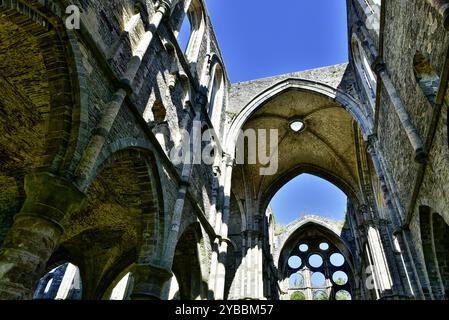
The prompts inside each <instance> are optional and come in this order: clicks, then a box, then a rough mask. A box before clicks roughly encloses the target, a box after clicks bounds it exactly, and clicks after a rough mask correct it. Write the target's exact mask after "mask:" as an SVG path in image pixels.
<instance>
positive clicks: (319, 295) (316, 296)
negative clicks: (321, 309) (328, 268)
mask: <svg viewBox="0 0 449 320" xmlns="http://www.w3.org/2000/svg"><path fill="white" fill-rule="evenodd" d="M313 300H329V296H328V295H327V293H326V292H324V291H323V290H318V291H315V292H314V293H313Z"/></svg>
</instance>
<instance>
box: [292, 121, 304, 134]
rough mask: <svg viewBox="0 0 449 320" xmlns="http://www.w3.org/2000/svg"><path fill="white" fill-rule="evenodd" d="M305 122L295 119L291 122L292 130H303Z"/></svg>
mask: <svg viewBox="0 0 449 320" xmlns="http://www.w3.org/2000/svg"><path fill="white" fill-rule="evenodd" d="M304 126H305V125H304V122H302V121H301V120H295V121H292V122H290V130H292V131H293V132H301V131H302V130H303V129H304Z"/></svg>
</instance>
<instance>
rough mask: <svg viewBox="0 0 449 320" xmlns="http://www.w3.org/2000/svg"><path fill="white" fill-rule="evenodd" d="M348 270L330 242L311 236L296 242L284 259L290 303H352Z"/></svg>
mask: <svg viewBox="0 0 449 320" xmlns="http://www.w3.org/2000/svg"><path fill="white" fill-rule="evenodd" d="M349 275H350V268H349V264H348V262H347V261H346V258H345V257H344V256H343V255H342V254H341V252H340V250H339V249H338V248H337V247H336V246H335V245H334V244H332V243H329V242H328V241H326V240H325V239H323V238H320V237H313V238H310V239H308V240H307V243H305V242H304V241H301V242H299V243H297V245H296V246H295V247H294V249H293V250H292V251H291V253H290V257H289V258H288V260H287V275H286V276H287V278H286V279H288V292H287V296H288V298H289V299H290V300H351V299H352V296H351V286H350V282H351V281H350V276H349Z"/></svg>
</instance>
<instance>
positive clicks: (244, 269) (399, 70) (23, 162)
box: [0, 0, 449, 300]
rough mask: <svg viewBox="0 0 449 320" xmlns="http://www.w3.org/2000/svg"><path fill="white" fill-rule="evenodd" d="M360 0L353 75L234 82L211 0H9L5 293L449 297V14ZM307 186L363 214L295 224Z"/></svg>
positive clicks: (3, 163)
mask: <svg viewBox="0 0 449 320" xmlns="http://www.w3.org/2000/svg"><path fill="white" fill-rule="evenodd" d="M346 3H347V6H348V8H347V9H348V10H347V12H348V17H347V18H348V21H347V24H348V39H350V41H349V43H348V46H349V47H350V50H349V52H350V53H349V63H347V64H341V65H335V66H330V67H326V68H321V69H314V70H307V71H302V72H296V73H291V74H287V75H280V76H275V77H271V78H266V79H258V80H253V81H249V82H243V83H237V84H232V83H230V81H229V78H228V75H227V73H226V66H225V65H224V63H223V60H222V56H221V53H220V49H219V44H218V43H217V40H216V36H215V34H214V31H213V27H212V25H211V24H210V19H209V17H207V10H206V4H205V1H204V0H161V1H156V0H113V1H93V0H83V1H81V0H70V1H66V0H48V1H37V0H31V1H1V0H0V87H1V89H2V90H0V114H1V117H0V130H1V132H2V135H1V136H0V299H33V298H34V299H113V300H122V299H138V300H145V299H162V300H166V299H186V300H189V299H192V300H194V299H198V300H199V299H217V300H221V299H272V300H276V299H282V300H328V299H332V300H334V299H336V300H363V299H367V300H374V299H420V300H421V299H447V298H448V297H449V261H448V254H449V200H448V199H449V191H448V188H447V185H448V184H449V138H448V102H449V91H448V78H449V37H448V35H449V34H448V32H449V31H448V30H449V19H448V17H449V6H448V3H447V1H442V0H415V1H409V2H404V1H380V0H347V1H346ZM69 4H74V5H76V6H77V7H78V8H79V9H80V12H81V15H80V28H79V29H76V28H75V29H71V28H67V26H66V24H65V19H66V13H65V9H66V7H67V6H68V5H69ZM186 26H187V27H186ZM186 34H187V36H186ZM181 35H182V37H183V39H181ZM185 37H186V38H185ZM184 38H185V39H184ZM201 134H202V135H203V136H202V137H201V136H200V137H199V139H198V136H199V135H201ZM192 137H193V138H192ZM197 147H200V148H202V149H201V151H202V159H198V157H197V154H196V153H195V152H184V151H186V148H187V149H188V148H191V149H190V150H194V149H193V148H197ZM205 155H207V157H205ZM301 174H312V175H315V176H317V177H320V178H322V179H325V180H327V181H328V182H329V183H332V184H334V185H335V186H336V187H338V188H339V189H340V190H341V191H342V192H344V194H345V195H346V197H347V208H346V216H345V220H344V221H343V222H338V223H337V222H335V221H332V220H329V219H326V218H324V217H320V216H311V215H308V216H304V217H302V218H300V219H298V220H296V221H293V222H292V223H290V224H288V225H286V226H283V227H282V228H281V227H280V226H279V225H277V224H276V219H275V216H274V214H273V212H272V211H271V208H270V205H269V204H270V201H271V200H272V199H273V197H274V195H275V194H276V193H277V192H278V191H279V190H280V189H281V188H282V187H283V186H284V185H285V184H286V183H287V182H289V181H290V180H291V179H293V178H294V177H297V176H298V175H301Z"/></svg>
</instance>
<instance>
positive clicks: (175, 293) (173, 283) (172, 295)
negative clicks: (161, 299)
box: [168, 276, 181, 300]
mask: <svg viewBox="0 0 449 320" xmlns="http://www.w3.org/2000/svg"><path fill="white" fill-rule="evenodd" d="M168 286H169V289H168V300H180V299H181V297H180V293H179V282H178V279H176V276H173V277H172V278H171V280H170V282H169V285H168Z"/></svg>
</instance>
